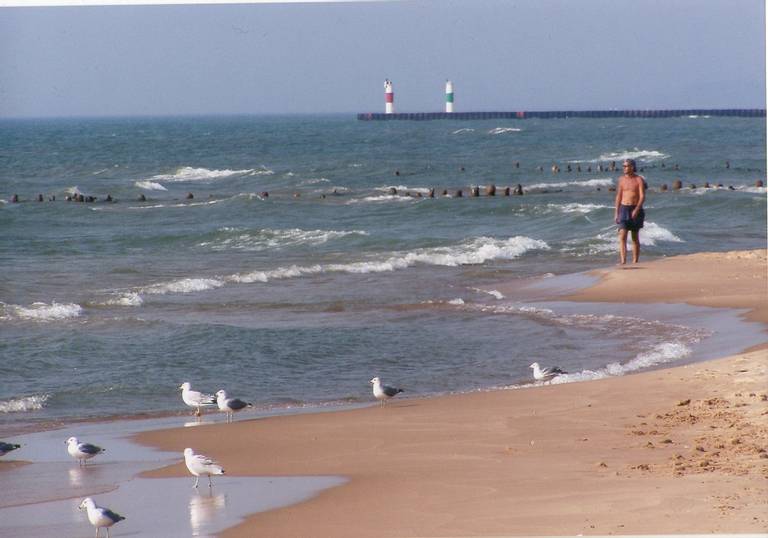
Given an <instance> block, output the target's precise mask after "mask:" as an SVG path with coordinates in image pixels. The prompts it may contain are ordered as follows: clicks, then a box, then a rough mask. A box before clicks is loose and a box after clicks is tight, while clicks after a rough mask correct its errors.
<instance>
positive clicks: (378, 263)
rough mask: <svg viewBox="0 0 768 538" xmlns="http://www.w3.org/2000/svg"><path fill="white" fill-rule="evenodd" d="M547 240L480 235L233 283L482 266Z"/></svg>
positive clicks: (544, 246)
mask: <svg viewBox="0 0 768 538" xmlns="http://www.w3.org/2000/svg"><path fill="white" fill-rule="evenodd" d="M549 248H550V247H549V245H547V244H546V243H545V242H544V241H540V240H538V239H531V238H529V237H524V236H516V237H511V238H509V239H505V240H502V239H493V238H489V237H478V238H475V239H470V240H466V241H464V242H462V243H461V244H459V245H455V246H451V247H435V248H427V249H417V250H413V251H410V252H396V253H392V254H390V255H387V257H386V258H382V259H379V260H368V261H360V262H351V263H340V264H327V265H312V266H309V267H301V266H296V265H293V266H290V267H282V268H277V269H272V270H266V271H252V272H250V273H244V274H237V275H231V276H229V277H226V279H225V280H226V281H229V282H243V283H250V282H268V281H270V280H273V279H282V278H293V277H299V276H305V275H312V274H318V273H351V274H366V273H382V272H388V271H396V270H399V269H406V268H408V267H412V266H414V265H417V264H424V265H440V266H447V267H456V266H460V265H479V264H482V263H485V262H487V261H490V260H494V259H514V258H518V257H520V256H522V255H523V254H525V253H526V252H528V251H529V250H536V249H541V250H548V249H549Z"/></svg>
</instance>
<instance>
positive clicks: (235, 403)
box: [216, 389, 253, 422]
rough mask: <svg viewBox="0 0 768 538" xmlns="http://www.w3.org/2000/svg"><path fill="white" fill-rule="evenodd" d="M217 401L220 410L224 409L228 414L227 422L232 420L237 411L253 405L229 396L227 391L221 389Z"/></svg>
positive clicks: (217, 394)
mask: <svg viewBox="0 0 768 538" xmlns="http://www.w3.org/2000/svg"><path fill="white" fill-rule="evenodd" d="M216 403H217V404H218V406H219V411H223V412H224V413H226V414H227V422H232V419H233V418H234V416H235V413H237V412H238V411H242V410H243V409H245V408H246V407H253V404H252V403H250V402H245V401H243V400H241V399H239V398H229V397H227V391H225V390H224V389H221V390H220V391H219V392H217V393H216Z"/></svg>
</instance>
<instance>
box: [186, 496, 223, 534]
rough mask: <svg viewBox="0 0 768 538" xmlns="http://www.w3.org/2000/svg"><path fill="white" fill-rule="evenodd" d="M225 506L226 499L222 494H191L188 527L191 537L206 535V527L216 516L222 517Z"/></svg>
mask: <svg viewBox="0 0 768 538" xmlns="http://www.w3.org/2000/svg"><path fill="white" fill-rule="evenodd" d="M226 506H227V497H226V495H225V494H224V493H217V494H215V495H214V494H211V493H208V494H205V493H193V494H192V496H190V498H189V525H190V527H192V535H193V536H199V535H200V534H207V533H205V527H206V525H209V524H210V523H211V522H212V521H213V520H214V519H215V518H216V516H217V515H223V511H224V509H225V508H226Z"/></svg>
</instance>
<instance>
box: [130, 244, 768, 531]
mask: <svg viewBox="0 0 768 538" xmlns="http://www.w3.org/2000/svg"><path fill="white" fill-rule="evenodd" d="M766 267H767V266H766V251H765V250H760V251H748V252H731V253H722V254H696V255H691V256H680V257H676V258H670V259H665V260H659V261H654V262H649V263H643V264H641V265H639V266H635V267H632V268H629V267H628V268H620V267H616V268H611V269H608V270H604V271H602V272H601V273H602V280H601V282H600V283H599V284H597V285H596V286H594V287H592V288H590V289H588V290H585V291H584V292H581V293H579V294H577V295H575V296H572V297H569V298H568V299H570V300H586V301H617V302H641V301H642V302H689V303H692V304H697V305H705V306H707V305H708V306H719V307H722V306H728V307H738V308H745V309H750V312H749V313H748V314H747V315H748V317H749V318H750V319H754V320H759V321H762V322H763V323H766V321H767V320H768V316H767V315H766V309H767V308H768V306H767V301H766V298H767V296H766V281H767V279H766ZM767 393H768V349H766V347H765V346H763V347H762V348H758V349H756V350H754V351H752V352H750V353H742V354H739V355H736V356H733V357H728V358H724V359H719V360H715V361H708V362H705V363H698V364H693V365H689V366H685V367H678V368H671V369H666V370H658V371H651V372H645V373H641V374H636V375H631V376H625V377H619V378H613V379H605V380H599V381H590V382H585V383H573V384H565V385H556V386H544V387H540V388H533V389H523V390H506V391H495V392H487V393H471V394H463V395H456V396H449V397H440V398H429V399H411V400H401V401H397V400H393V401H392V402H391V403H390V404H389V405H387V406H386V407H383V408H379V407H371V408H366V409H357V410H349V411H339V412H332V413H319V414H311V415H295V416H287V417H274V418H265V419H257V420H251V421H243V422H237V423H234V424H216V425H211V426H205V427H200V428H186V429H175V430H167V431H155V432H146V433H143V434H140V435H139V436H138V437H137V438H138V440H139V441H140V442H143V443H148V444H152V445H155V446H158V447H162V448H164V449H168V450H175V451H179V452H180V451H181V450H182V449H183V448H184V447H187V446H192V447H194V448H195V449H196V450H199V451H201V452H203V453H206V454H209V455H211V456H214V457H215V458H216V459H218V460H219V461H220V462H222V463H223V464H224V465H225V467H226V468H227V472H228V473H229V474H234V475H267V476H270V475H272V476H279V475H289V476H290V475H340V476H344V477H347V478H348V479H349V481H348V482H347V483H346V484H345V485H343V486H339V487H337V488H333V489H330V490H326V491H325V492H323V493H321V494H320V495H318V496H317V497H315V498H313V499H311V500H309V501H307V502H304V503H301V504H298V505H294V506H290V507H286V508H282V509H278V510H274V511H270V512H265V513H260V514H255V515H253V516H251V517H249V518H248V519H247V520H246V521H245V522H244V523H243V524H241V525H239V526H237V527H235V528H233V529H230V530H228V531H226V532H225V533H223V536H225V537H246V536H247V537H250V536H269V537H275V538H277V537H304V536H307V537H309V536H312V537H315V538H317V537H320V538H323V537H329V538H330V537H413V536H424V537H426V536H430V537H436V536H445V537H448V536H451V537H457V536H500V535H520V534H529V535H576V534H582V533H583V534H609V533H614V534H648V533H712V532H716V533H726V532H727V533H736V532H766V531H768V454H767V453H766V449H768V394H767ZM222 440H225V441H226V442H224V443H222V442H221V441H222ZM186 474H187V472H186V469H185V468H184V466H183V464H177V465H173V466H170V467H167V468H165V469H161V470H158V471H154V472H152V473H150V475H151V476H186Z"/></svg>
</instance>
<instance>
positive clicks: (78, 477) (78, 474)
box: [69, 466, 85, 488]
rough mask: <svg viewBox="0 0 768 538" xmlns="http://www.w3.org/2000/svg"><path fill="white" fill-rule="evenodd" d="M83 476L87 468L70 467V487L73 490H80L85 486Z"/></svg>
mask: <svg viewBox="0 0 768 538" xmlns="http://www.w3.org/2000/svg"><path fill="white" fill-rule="evenodd" d="M83 476H85V467H80V466H77V467H70V468H69V485H70V486H71V487H73V488H80V487H82V486H83Z"/></svg>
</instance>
